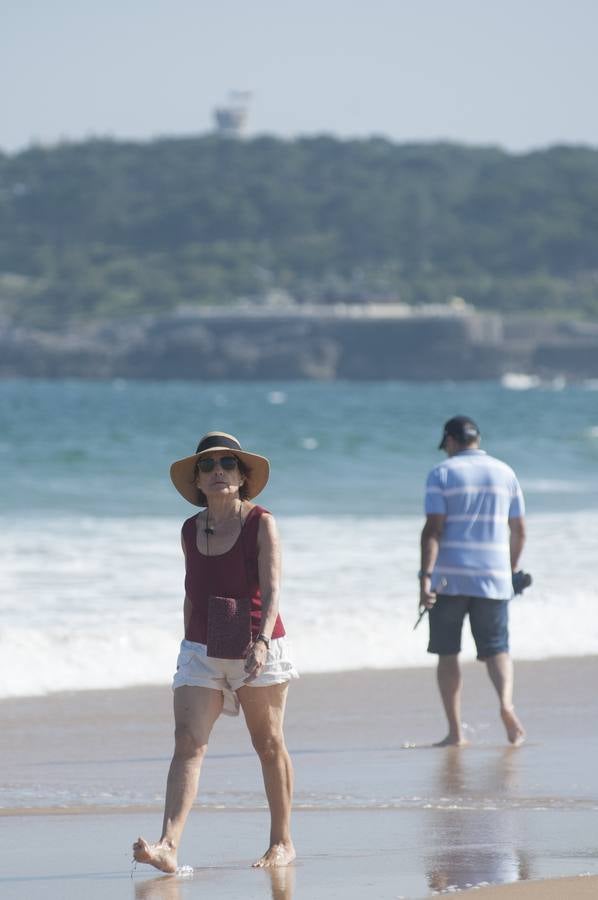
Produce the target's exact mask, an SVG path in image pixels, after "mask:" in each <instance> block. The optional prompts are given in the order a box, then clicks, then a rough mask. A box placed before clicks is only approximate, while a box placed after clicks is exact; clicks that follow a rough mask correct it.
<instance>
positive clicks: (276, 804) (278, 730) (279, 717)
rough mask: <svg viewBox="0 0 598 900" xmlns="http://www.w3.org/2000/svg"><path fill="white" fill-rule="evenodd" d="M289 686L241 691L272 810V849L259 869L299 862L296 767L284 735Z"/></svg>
mask: <svg viewBox="0 0 598 900" xmlns="http://www.w3.org/2000/svg"><path fill="white" fill-rule="evenodd" d="M287 690H288V682H287V683H285V684H272V685H269V686H268V687H250V686H248V685H247V686H245V687H242V688H239V690H238V691H237V696H238V698H239V701H240V703H241V706H242V708H243V714H244V715H245V721H246V722H247V727H248V729H249V733H250V735H251V741H252V743H253V746H254V747H255V749H256V751H257V754H258V756H259V758H260V762H261V764H262V772H263V775H264V786H265V788H266V797H267V798H268V806H269V807H270V823H271V824H270V846H269V847H268V850H267V851H266V852H265V853H264V855H263V856H262V857H261V858H260V859H258V860H257V862H255V863H254V865H255V866H260V867H268V866H286V865H288V864H289V863H290V862H292V860H293V859H294V858H295V848H294V847H293V842H292V840H291V831H290V822H291V801H292V799H293V766H292V763H291V758H290V756H289V754H288V752H287V748H286V746H285V742H284V735H283V730H282V729H283V721H284V710H285V704H286V699H287Z"/></svg>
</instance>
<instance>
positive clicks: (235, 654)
mask: <svg viewBox="0 0 598 900" xmlns="http://www.w3.org/2000/svg"><path fill="white" fill-rule="evenodd" d="M250 643H251V599H250V598H249V597H243V598H242V599H241V600H237V599H235V598H234V597H215V596H211V597H210V598H209V599H208V642H207V651H206V652H207V655H208V656H213V657H216V659H245V656H246V654H247V648H248V647H249V644H250Z"/></svg>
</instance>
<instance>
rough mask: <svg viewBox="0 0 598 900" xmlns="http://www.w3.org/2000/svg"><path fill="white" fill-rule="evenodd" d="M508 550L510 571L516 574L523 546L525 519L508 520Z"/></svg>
mask: <svg viewBox="0 0 598 900" xmlns="http://www.w3.org/2000/svg"><path fill="white" fill-rule="evenodd" d="M509 530H510V536H509V550H510V553H511V571H512V572H516V571H517V569H518V568H519V559H520V557H521V554H522V552H523V546H524V544H525V519H524V518H523V516H518V517H517V518H513V519H509Z"/></svg>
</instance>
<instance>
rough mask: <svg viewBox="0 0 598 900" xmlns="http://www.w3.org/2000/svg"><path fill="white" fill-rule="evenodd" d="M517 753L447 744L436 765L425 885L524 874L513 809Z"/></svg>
mask: <svg viewBox="0 0 598 900" xmlns="http://www.w3.org/2000/svg"><path fill="white" fill-rule="evenodd" d="M518 759H519V757H518V755H517V753H516V752H514V751H513V749H512V748H506V749H505V750H504V751H500V752H499V753H498V755H494V756H491V757H490V758H488V756H487V755H486V754H485V755H483V756H482V757H480V755H479V754H477V753H475V752H474V751H472V750H471V749H467V748H465V749H459V748H456V747H448V748H446V749H445V750H443V752H442V757H441V758H440V759H439V768H438V770H437V784H436V788H437V791H436V796H437V800H436V802H435V804H434V806H433V808H432V809H430V817H431V818H430V820H429V825H430V829H429V834H428V836H427V837H428V839H427V840H426V845H427V846H428V847H430V845H431V844H434V845H435V846H436V847H437V849H436V850H435V851H433V852H432V851H430V850H428V852H427V853H426V854H425V866H426V877H427V881H428V886H429V887H430V889H431V890H434V891H446V890H448V889H453V890H455V889H457V888H460V889H464V888H468V887H473V886H474V885H479V884H481V883H490V884H508V883H511V882H515V881H522V880H526V879H528V878H530V876H531V864H530V858H529V855H528V853H527V852H526V851H525V850H523V849H521V847H520V844H521V843H522V840H521V838H520V835H519V827H520V826H519V821H518V816H517V810H516V809H515V808H514V807H515V806H517V787H518V783H519V776H518V771H519V767H518Z"/></svg>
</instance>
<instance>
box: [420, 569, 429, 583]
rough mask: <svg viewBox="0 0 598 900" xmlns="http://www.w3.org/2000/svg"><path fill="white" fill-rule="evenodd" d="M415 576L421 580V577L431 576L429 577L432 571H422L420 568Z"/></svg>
mask: <svg viewBox="0 0 598 900" xmlns="http://www.w3.org/2000/svg"><path fill="white" fill-rule="evenodd" d="M417 577H418V578H419V580H420V581H421V579H422V578H431V577H432V573H431V572H424V571H423V569H420V570H419V572H418V573H417Z"/></svg>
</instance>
